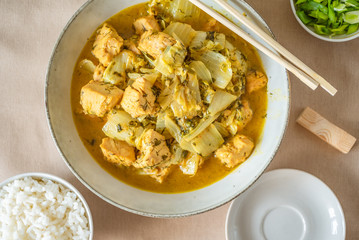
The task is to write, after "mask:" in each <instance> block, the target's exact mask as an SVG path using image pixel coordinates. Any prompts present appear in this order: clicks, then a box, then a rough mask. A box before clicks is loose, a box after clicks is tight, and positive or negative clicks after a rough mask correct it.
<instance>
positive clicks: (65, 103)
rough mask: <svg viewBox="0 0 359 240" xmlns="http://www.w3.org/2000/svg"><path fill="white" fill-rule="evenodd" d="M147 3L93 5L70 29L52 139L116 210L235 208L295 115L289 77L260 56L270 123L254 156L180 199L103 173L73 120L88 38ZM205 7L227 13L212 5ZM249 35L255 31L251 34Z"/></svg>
mask: <svg viewBox="0 0 359 240" xmlns="http://www.w3.org/2000/svg"><path fill="white" fill-rule="evenodd" d="M141 2H144V1H143V0H132V1H119V0H92V1H88V2H87V3H86V4H85V5H84V6H82V7H81V8H80V9H79V10H78V11H77V12H76V14H75V15H74V16H73V17H72V19H71V20H70V21H69V23H68V24H67V26H66V27H65V28H64V31H63V33H62V34H61V36H60V37H59V40H58V42H57V44H56V46H55V48H54V52H53V55H52V58H51V59H50V63H49V68H48V73H47V82H46V90H45V96H46V110H47V117H48V121H49V126H50V129H51V133H52V135H53V139H54V141H55V143H56V145H57V147H58V150H59V152H60V153H61V155H62V156H63V159H64V161H65V162H66V164H67V165H68V167H69V168H70V170H71V171H72V172H73V173H74V175H75V176H76V177H78V179H79V180H80V181H81V182H82V183H83V184H85V185H86V186H87V187H88V188H89V189H90V190H91V191H93V192H94V193H95V194H96V195H98V196H99V197H101V198H102V199H104V200H105V201H107V202H109V203H111V204H113V205H114V206H117V207H119V208H121V209H124V210H126V211H129V212H132V213H136V214H140V215H145V216H151V217H182V216H189V215H193V214H198V213H201V212H205V211H208V210H211V209H214V208H216V207H218V206H221V205H223V204H225V203H227V202H229V201H230V200H232V199H234V198H235V197H236V196H238V195H239V194H240V193H242V192H243V191H244V190H246V189H247V188H248V187H249V186H250V185H251V184H252V183H253V182H254V181H255V180H256V179H257V178H258V177H259V176H260V175H261V174H262V173H263V171H264V170H265V169H266V167H267V166H268V164H269V163H270V162H271V160H272V158H273V157H274V155H275V153H276V152H277V149H278V147H279V145H280V143H281V140H282V138H283V135H284V132H285V129H286V126H287V121H288V114H289V104H290V99H289V93H290V90H289V80H288V77H287V72H286V70H285V69H284V68H283V67H282V66H280V65H279V64H277V63H276V62H274V61H272V60H271V59H270V58H268V57H267V56H266V55H264V54H261V53H260V56H261V58H262V62H263V65H264V69H265V71H266V73H267V76H268V78H269V83H268V92H269V93H270V94H268V111H267V120H266V123H265V126H264V130H263V134H262V136H261V138H260V139H259V142H258V144H257V145H256V147H255V149H254V153H253V154H252V155H251V157H250V158H249V159H248V160H247V161H246V162H245V163H244V164H242V165H241V166H240V167H238V168H237V169H236V170H235V171H233V172H232V173H231V174H229V175H228V176H226V177H225V178H223V179H222V180H220V181H218V182H216V183H214V184H212V185H210V186H208V187H206V188H202V189H199V190H196V191H192V192H186V193H180V194H159V193H153V192H148V191H143V190H140V189H137V188H134V187H132V186H129V185H127V184H125V183H123V182H121V181H119V180H117V179H116V178H114V177H113V176H111V175H110V174H109V173H107V172H106V171H105V170H104V169H103V168H101V166H100V165H99V164H98V163H97V162H96V161H95V160H94V159H93V158H92V156H91V155H90V153H89V152H88V151H87V150H86V148H85V146H84V145H83V143H82V141H81V139H80V137H79V135H78V133H77V130H76V127H75V124H74V121H73V118H72V109H71V102H70V100H71V99H70V87H71V80H72V73H73V69H74V65H75V63H76V60H77V58H78V56H79V54H80V52H81V50H82V48H83V46H84V45H85V43H86V41H87V38H88V37H89V36H91V34H92V33H93V32H94V30H95V29H96V28H97V27H98V26H99V25H100V24H101V23H102V22H104V21H105V20H107V19H108V18H110V17H111V16H113V15H114V14H116V13H117V12H119V11H121V10H122V9H124V8H127V7H129V6H132V5H134V4H138V3H141ZM203 2H205V3H206V4H208V5H211V6H213V7H214V8H215V9H217V10H218V11H220V12H223V10H221V8H220V7H219V6H218V5H216V4H215V3H214V2H213V1H212V0H204V1H203ZM235 5H236V8H237V9H239V10H240V11H241V12H245V13H246V14H247V16H248V18H250V19H252V20H253V21H254V22H255V23H257V24H258V25H259V26H260V27H262V28H263V29H265V30H266V31H268V32H269V28H268V26H267V25H266V24H265V22H264V21H263V19H262V18H261V17H260V16H259V15H258V14H257V13H256V12H255V11H254V10H253V9H252V8H251V7H250V6H249V5H248V4H247V3H245V2H244V1H236V2H235ZM244 30H245V31H249V30H248V29H246V28H244ZM254 37H255V36H254ZM255 38H256V39H257V40H258V41H260V42H261V43H262V44H264V45H266V46H268V45H267V44H265V43H264V42H263V41H262V40H260V39H259V38H257V37H255Z"/></svg>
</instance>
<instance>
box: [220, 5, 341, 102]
mask: <svg viewBox="0 0 359 240" xmlns="http://www.w3.org/2000/svg"><path fill="white" fill-rule="evenodd" d="M214 1H215V2H217V3H218V4H219V5H220V6H221V7H223V8H224V9H225V10H226V11H228V12H229V13H230V14H232V16H233V17H235V18H236V19H237V20H238V21H239V22H241V23H242V24H243V25H245V26H246V27H247V28H249V29H250V30H251V31H253V32H254V33H255V34H257V35H258V36H260V37H261V38H262V39H263V41H265V42H266V43H267V44H268V45H269V46H271V47H272V48H274V49H275V50H277V51H278V52H279V53H280V54H281V55H282V56H283V57H285V58H286V59H288V60H289V61H291V62H292V63H293V64H295V65H296V66H297V67H299V68H300V69H301V70H303V71H305V72H306V73H307V74H308V75H309V76H310V77H312V78H313V79H314V80H316V81H317V82H318V83H319V84H320V86H321V87H322V88H324V89H325V90H326V91H327V92H329V93H330V94H331V95H333V96H334V95H335V93H336V92H337V90H336V89H335V88H334V87H333V86H332V85H331V84H330V83H329V82H327V81H326V80H325V79H324V78H323V77H321V76H320V75H319V74H317V73H316V72H315V71H314V70H312V69H311V68H310V67H308V66H307V65H306V64H304V63H303V62H302V61H301V60H300V59H298V58H297V57H296V56H294V55H293V54H292V53H290V52H289V51H288V50H287V49H285V48H284V47H283V46H282V45H280V44H279V43H278V42H277V41H275V40H274V39H273V38H272V37H271V36H269V35H268V34H267V33H266V32H265V31H263V30H262V29H261V28H260V27H258V25H256V24H254V23H253V22H251V21H249V20H248V18H247V17H245V16H244V15H243V14H240V13H239V12H238V11H237V10H236V9H234V8H233V7H232V6H231V5H229V4H228V3H227V2H225V1H224V0H214Z"/></svg>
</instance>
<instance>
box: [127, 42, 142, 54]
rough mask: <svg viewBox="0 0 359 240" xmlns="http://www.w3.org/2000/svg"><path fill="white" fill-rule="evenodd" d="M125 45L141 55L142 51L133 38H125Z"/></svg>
mask: <svg viewBox="0 0 359 240" xmlns="http://www.w3.org/2000/svg"><path fill="white" fill-rule="evenodd" d="M124 46H125V48H127V49H128V50H131V51H132V52H133V53H134V54H136V55H141V51H140V50H139V49H138V48H137V47H136V44H135V43H134V42H133V41H132V40H128V39H127V40H125V41H124Z"/></svg>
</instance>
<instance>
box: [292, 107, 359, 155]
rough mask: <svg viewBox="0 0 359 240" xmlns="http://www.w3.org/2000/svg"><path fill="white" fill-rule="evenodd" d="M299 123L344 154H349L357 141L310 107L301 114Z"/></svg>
mask: <svg viewBox="0 0 359 240" xmlns="http://www.w3.org/2000/svg"><path fill="white" fill-rule="evenodd" d="M297 123H299V124H300V125H302V126H303V127H304V128H306V129H308V130H309V131H310V132H312V133H314V134H315V135H316V136H318V137H319V138H321V139H322V140H324V141H325V142H327V143H329V144H330V145H331V146H333V147H334V148H336V149H338V150H339V151H341V152H342V153H348V152H349V151H350V149H351V148H352V147H353V145H354V143H355V141H356V138H355V137H353V136H352V135H350V134H349V133H347V132H346V131H344V130H343V129H341V128H339V127H337V126H336V125H334V124H333V123H331V122H329V121H328V120H327V119H325V118H323V117H322V116H321V115H319V114H318V113H317V112H315V111H314V110H313V109H311V108H309V107H307V108H306V109H304V111H303V112H302V113H301V114H300V116H299V117H298V119H297Z"/></svg>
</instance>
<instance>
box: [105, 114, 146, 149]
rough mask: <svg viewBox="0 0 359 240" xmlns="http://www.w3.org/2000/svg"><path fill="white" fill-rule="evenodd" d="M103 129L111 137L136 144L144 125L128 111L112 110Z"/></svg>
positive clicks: (132, 144)
mask: <svg viewBox="0 0 359 240" xmlns="http://www.w3.org/2000/svg"><path fill="white" fill-rule="evenodd" d="M102 131H103V132H104V133H105V134H106V136H108V137H110V138H114V139H117V140H122V141H126V142H127V143H128V144H130V145H131V146H135V139H136V138H138V137H139V136H141V134H142V132H143V127H142V126H141V125H140V123H139V122H138V121H137V120H136V119H134V118H132V117H131V116H130V115H129V114H128V113H127V112H125V111H119V110H112V111H111V112H110V113H109V114H108V115H107V122H106V124H105V125H104V126H103V128H102Z"/></svg>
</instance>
